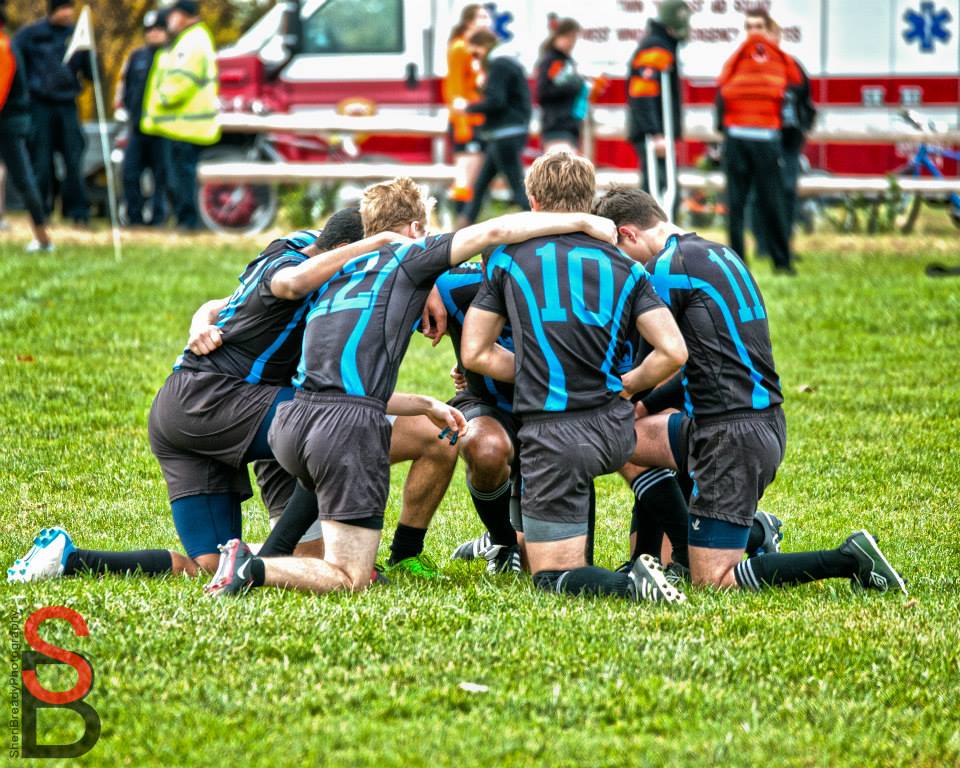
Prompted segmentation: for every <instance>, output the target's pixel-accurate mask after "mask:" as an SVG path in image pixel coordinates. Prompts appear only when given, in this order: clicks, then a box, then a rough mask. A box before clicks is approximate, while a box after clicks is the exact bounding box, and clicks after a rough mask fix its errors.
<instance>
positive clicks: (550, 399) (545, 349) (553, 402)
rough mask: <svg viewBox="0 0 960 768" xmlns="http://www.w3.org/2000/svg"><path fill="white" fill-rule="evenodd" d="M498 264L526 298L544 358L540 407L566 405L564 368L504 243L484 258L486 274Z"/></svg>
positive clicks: (530, 291)
mask: <svg viewBox="0 0 960 768" xmlns="http://www.w3.org/2000/svg"><path fill="white" fill-rule="evenodd" d="M497 267H499V268H500V269H502V270H503V271H504V272H506V273H507V274H508V275H510V277H511V278H513V281H514V282H515V283H516V285H517V288H519V289H520V292H521V293H522V294H523V298H524V300H525V301H526V302H527V310H528V312H529V314H530V325H531V326H532V328H533V334H534V336H535V337H536V339H537V344H538V345H539V346H540V352H541V353H542V354H543V358H544V360H545V361H546V363H547V371H548V382H547V397H546V400H545V401H544V404H543V409H544V410H545V411H562V410H564V409H566V407H567V380H566V375H565V374H564V372H563V366H562V365H560V360H559V359H558V358H557V355H556V353H555V352H554V351H553V348H552V347H551V346H550V342H549V341H548V340H547V334H546V333H545V331H544V328H543V322H542V321H541V319H540V309H539V307H538V306H537V298H536V296H535V295H534V293H533V288H532V287H531V286H530V281H529V280H528V279H527V276H526V275H525V274H524V273H523V270H522V269H520V267H519V266H517V264H516V262H515V261H514V260H513V259H512V258H510V256H508V255H507V254H506V253H505V251H504V246H502V245H501V246H500V247H499V248H497V250H495V251H494V252H493V255H491V256H490V260H489V261H488V262H487V274H488V275H492V274H493V270H494V269H495V268H497Z"/></svg>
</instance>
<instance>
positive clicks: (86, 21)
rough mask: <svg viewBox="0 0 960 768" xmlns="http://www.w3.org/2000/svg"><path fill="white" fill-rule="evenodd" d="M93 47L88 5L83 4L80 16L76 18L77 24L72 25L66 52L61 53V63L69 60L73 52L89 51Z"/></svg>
mask: <svg viewBox="0 0 960 768" xmlns="http://www.w3.org/2000/svg"><path fill="white" fill-rule="evenodd" d="M92 48H93V27H92V26H91V22H90V6H89V5H85V6H83V10H82V11H80V18H79V19H78V20H77V26H76V27H74V30H73V37H71V38H70V45H68V46H67V52H66V53H65V54H63V63H64V64H66V63H67V62H68V61H70V59H71V57H72V56H73V54H75V53H76V52H77V51H89V50H91V49H92Z"/></svg>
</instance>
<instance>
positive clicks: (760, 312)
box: [723, 248, 767, 320]
mask: <svg viewBox="0 0 960 768" xmlns="http://www.w3.org/2000/svg"><path fill="white" fill-rule="evenodd" d="M723 258H725V259H726V260H727V261H729V262H730V263H731V264H733V266H734V268H735V269H736V270H737V271H738V272H739V273H740V277H741V278H742V279H743V282H744V284H745V285H746V286H747V290H748V291H750V299H751V300H752V301H753V316H754V317H755V318H756V319H757V320H763V319H764V318H765V317H766V316H767V312H766V310H765V309H764V308H763V302H762V301H760V296H759V294H758V293H757V289H756V287H755V286H754V284H753V280H752V279H751V277H750V273H749V272H747V268H746V267H745V266H743V262H742V261H740V259H738V258H737V257H736V255H735V254H734V253H733V251H731V250H730V249H729V248H724V249H723Z"/></svg>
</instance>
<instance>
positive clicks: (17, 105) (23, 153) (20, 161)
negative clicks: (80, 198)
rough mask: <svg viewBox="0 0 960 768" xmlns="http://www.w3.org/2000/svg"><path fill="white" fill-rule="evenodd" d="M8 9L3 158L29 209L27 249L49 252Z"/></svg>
mask: <svg viewBox="0 0 960 768" xmlns="http://www.w3.org/2000/svg"><path fill="white" fill-rule="evenodd" d="M6 23H7V16H6V9H5V8H4V4H3V3H2V2H0V160H2V161H3V164H4V165H5V166H6V168H7V173H8V174H9V175H10V181H11V182H12V184H13V187H14V189H16V190H17V192H19V193H20V196H21V197H22V198H23V202H24V205H26V207H27V210H28V211H29V212H30V224H31V227H32V228H33V241H32V242H31V243H30V244H29V245H28V246H27V251H28V252H30V253H34V252H37V251H43V252H50V251H52V250H53V243H52V242H51V241H50V235H49V234H48V233H47V228H46V213H45V211H44V209H43V202H42V201H41V200H40V192H39V191H38V190H37V182H36V179H34V177H33V169H32V168H31V167H30V155H29V154H28V152H27V136H29V135H30V92H29V89H28V87H27V78H26V74H25V73H24V70H23V62H22V60H21V57H20V55H19V52H18V51H17V50H16V48H15V47H14V46H13V45H12V44H11V41H10V37H9V36H8V35H7V32H6V29H5V28H6Z"/></svg>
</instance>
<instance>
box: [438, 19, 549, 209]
mask: <svg viewBox="0 0 960 768" xmlns="http://www.w3.org/2000/svg"><path fill="white" fill-rule="evenodd" d="M497 42H498V40H497V36H496V35H494V34H493V33H492V32H491V31H490V30H488V29H480V30H477V31H476V32H474V33H473V34H472V35H471V36H470V39H469V40H467V47H468V48H469V49H470V52H471V53H472V54H473V55H474V56H476V57H477V58H478V59H479V60H480V61H482V62H483V68H484V70H485V71H486V76H487V77H486V86H485V88H484V92H483V98H482V99H481V100H480V101H478V102H475V103H474V104H470V105H469V106H468V107H467V110H466V111H467V112H471V113H478V114H482V115H483V116H484V118H485V122H484V125H483V130H482V133H481V136H482V137H483V139H484V140H485V141H486V147H487V148H486V157H485V158H484V161H483V166H482V167H481V168H480V174H479V176H477V182H476V186H475V187H474V189H473V199H472V200H471V201H470V203H469V204H468V205H467V207H466V208H465V209H464V212H463V216H462V217H460V218H459V219H458V221H457V224H458V226H465V225H467V224H472V223H473V222H475V221H476V220H477V215H478V214H479V213H480V208H481V206H482V205H483V199H484V198H485V197H486V194H487V188H488V187H489V186H490V182H492V181H493V180H494V178H496V176H497V174H498V173H502V174H503V175H504V176H505V177H506V179H507V183H508V184H509V185H510V189H511V191H512V192H513V202H514V204H515V205H518V206H519V207H520V208H522V209H523V210H525V211H529V210H530V203H529V202H528V201H527V193H526V190H524V188H523V165H522V163H521V162H520V155H521V154H522V152H523V148H524V147H525V146H526V145H527V135H528V133H529V130H530V115H531V112H532V107H531V100H530V88H529V86H528V85H527V76H526V73H525V72H524V71H523V66H522V65H521V64H520V62H519V61H517V60H516V59H515V58H513V57H512V56H508V55H499V54H497V53H496V52H494V48H495V47H496V45H497Z"/></svg>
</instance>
